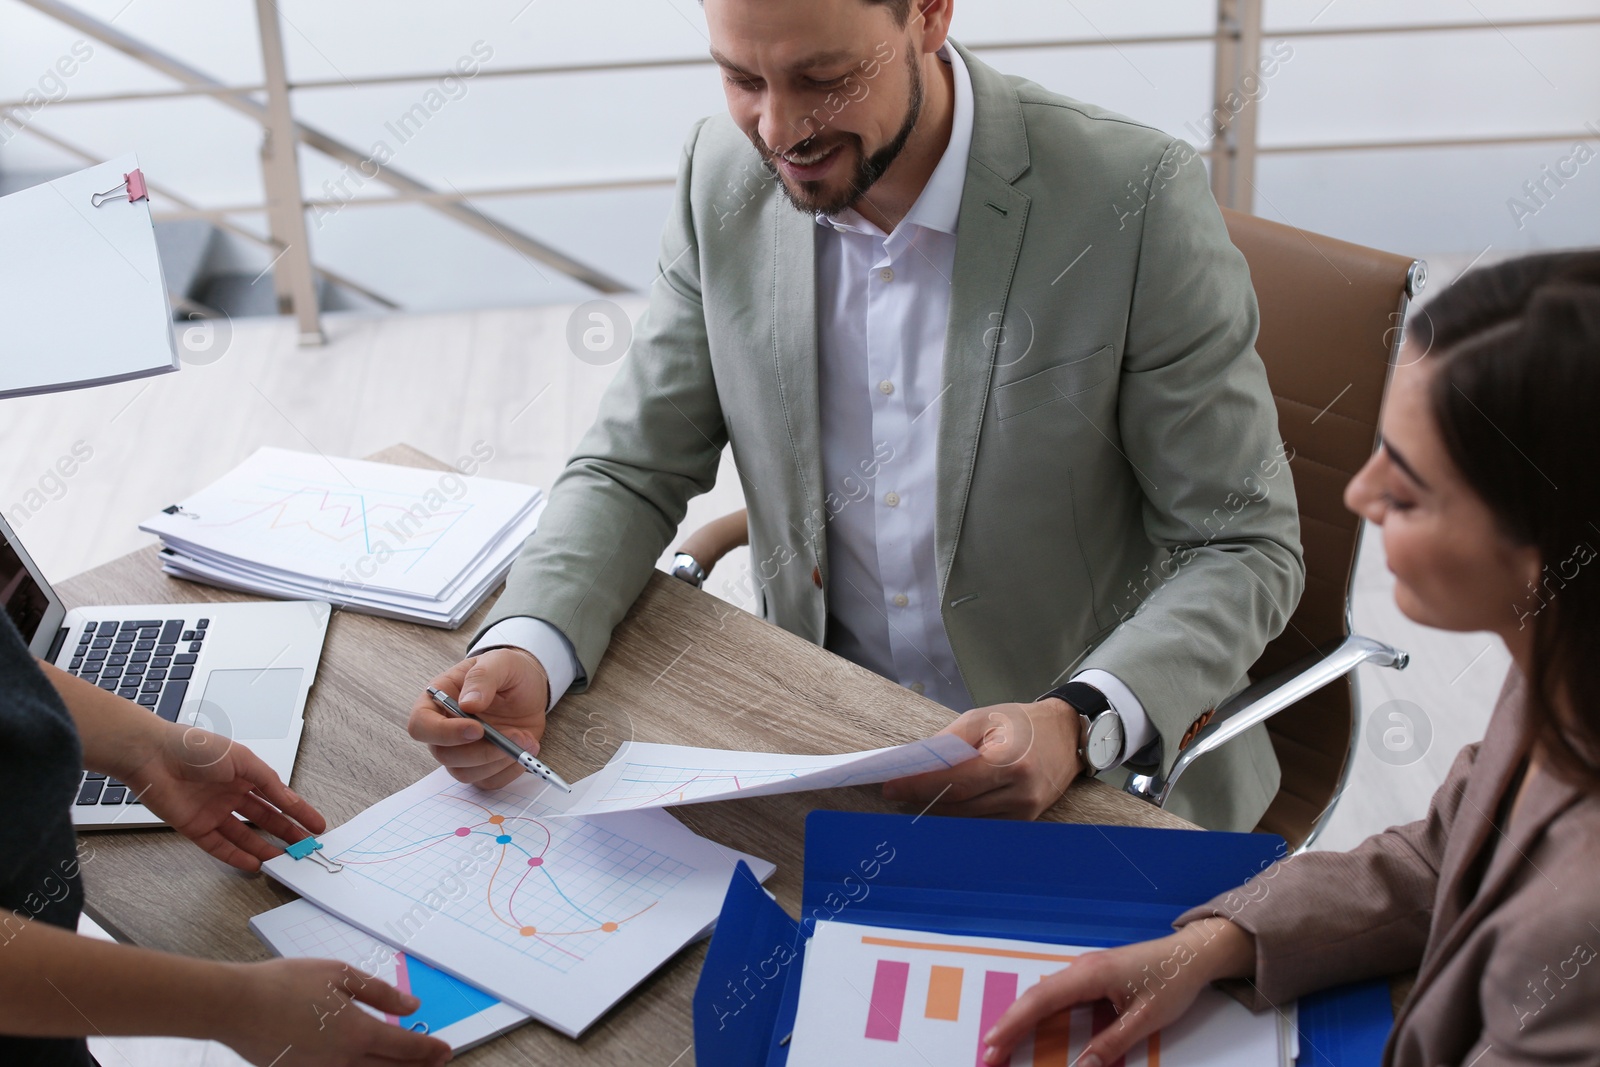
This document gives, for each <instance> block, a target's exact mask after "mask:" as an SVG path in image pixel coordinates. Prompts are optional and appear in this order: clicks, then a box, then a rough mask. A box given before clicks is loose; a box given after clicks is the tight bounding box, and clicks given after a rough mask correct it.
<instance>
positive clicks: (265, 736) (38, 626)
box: [0, 518, 332, 830]
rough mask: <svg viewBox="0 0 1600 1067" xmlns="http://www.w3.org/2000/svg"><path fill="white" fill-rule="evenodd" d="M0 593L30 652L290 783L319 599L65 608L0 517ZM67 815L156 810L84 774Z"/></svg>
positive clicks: (133, 816) (145, 822) (93, 822)
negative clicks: (249, 757) (227, 741)
mask: <svg viewBox="0 0 1600 1067" xmlns="http://www.w3.org/2000/svg"><path fill="white" fill-rule="evenodd" d="M0 598H3V599H4V601H5V609H6V613H7V614H8V615H10V616H11V621H12V622H14V623H15V624H16V626H17V629H18V630H20V631H21V633H22V639H23V640H24V641H26V642H28V647H29V649H30V650H31V651H32V652H33V654H34V655H35V656H38V657H39V658H40V659H43V660H46V661H48V662H50V663H53V664H55V665H56V666H57V667H60V668H61V669H62V670H64V671H68V672H70V673H72V674H74V675H77V676H78V677H79V678H83V679H85V680H86V681H90V682H93V683H94V684H96V685H98V686H99V687H100V688H102V689H104V690H106V691H108V692H112V693H116V694H117V695H118V696H121V697H124V698H126V699H127V700H128V701H129V702H130V703H132V704H133V705H134V706H136V707H139V708H142V709H144V710H145V711H147V712H149V713H150V714H152V715H159V716H160V717H161V718H163V719H165V720H167V721H168V722H175V723H180V724H182V725H185V726H199V727H201V728H203V729H207V730H212V731H214V732H216V733H219V734H222V735H223V736H224V737H229V738H232V739H233V740H234V741H236V742H238V743H240V744H242V745H244V746H246V747H247V748H249V749H250V750H251V751H252V752H254V753H255V754H256V755H258V756H260V757H261V758H262V759H263V760H264V761H266V763H267V765H268V766H270V767H271V768H272V769H273V770H274V771H276V772H278V777H279V778H282V779H283V780H284V781H285V782H287V781H288V780H289V775H290V772H291V771H293V770H294V760H295V754H296V752H297V751H298V750H299V747H300V733H301V731H302V730H303V729H304V727H305V708H306V697H307V695H308V694H309V693H310V691H311V682H312V679H313V678H314V677H315V675H316V673H317V661H318V660H319V659H321V657H322V641H323V637H324V636H325V635H326V634H327V631H328V617H329V616H330V615H331V614H332V609H331V607H330V605H329V604H328V603H327V602H326V601H322V600H290V601H261V602H250V603H230V604H216V603H211V604H206V603H200V604H133V605H122V606H115V607H83V608H73V609H71V610H70V611H69V610H67V608H66V607H65V605H63V604H62V602H61V598H60V597H58V596H57V595H56V592H55V590H54V589H52V588H51V587H50V583H49V582H47V581H45V577H44V575H43V574H42V573H41V572H40V571H39V568H38V567H37V566H36V565H35V564H34V562H33V560H32V559H31V558H30V557H29V556H28V553H27V551H26V550H25V549H24V548H23V547H22V545H21V543H20V542H19V541H18V540H17V538H16V535H15V534H13V533H12V531H11V527H10V526H9V525H7V524H6V522H5V520H4V519H3V518H0ZM72 822H73V825H74V826H76V827H79V828H80V829H85V830H95V829H113V828H120V827H128V826H153V825H159V824H160V823H161V819H160V818H159V817H158V816H156V815H155V814H154V813H153V812H151V811H150V809H148V808H146V807H145V806H144V805H142V804H140V803H139V802H138V798H137V797H136V796H134V795H133V792H132V790H130V789H129V788H128V786H127V785H125V784H124V783H122V782H119V781H117V780H116V779H114V778H107V777H106V776H105V775H103V774H97V773H92V772H89V771H85V772H84V773H83V777H82V778H81V779H80V780H79V788H78V796H77V799H76V801H75V802H74V804H73V806H72Z"/></svg>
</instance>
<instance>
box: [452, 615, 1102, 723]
mask: <svg viewBox="0 0 1600 1067" xmlns="http://www.w3.org/2000/svg"><path fill="white" fill-rule="evenodd" d="M491 648H520V649H522V650H523V651H525V652H530V653H532V654H533V658H534V659H536V660H538V661H539V665H540V666H541V667H543V668H544V673H545V676H546V677H547V678H549V679H550V707H552V708H553V707H555V706H556V701H558V700H560V699H561V698H562V697H563V696H565V695H566V693H567V690H568V689H570V688H572V683H573V682H574V681H575V680H576V679H577V678H578V676H579V675H580V674H582V673H583V668H582V665H580V664H579V663H578V654H577V653H576V652H574V651H573V649H572V642H571V641H568V640H567V635H566V634H564V633H562V632H561V631H560V630H558V629H556V628H555V627H554V626H551V625H550V624H549V623H547V622H545V621H544V620H543V619H535V618H533V617H532V616H531V615H516V616H513V617H512V618H509V619H501V620H500V621H499V622H497V623H495V624H494V625H493V626H491V627H489V628H488V629H487V630H485V631H484V632H483V636H482V637H480V638H478V642H477V644H475V645H473V646H472V648H471V649H470V650H469V651H468V652H467V655H469V656H476V655H478V654H479V653H481V652H487V651H489V650H490V649H491ZM1106 677H1108V678H1109V677H1110V675H1107V676H1106ZM1107 695H1108V696H1109V694H1107ZM1124 723H1126V720H1124Z"/></svg>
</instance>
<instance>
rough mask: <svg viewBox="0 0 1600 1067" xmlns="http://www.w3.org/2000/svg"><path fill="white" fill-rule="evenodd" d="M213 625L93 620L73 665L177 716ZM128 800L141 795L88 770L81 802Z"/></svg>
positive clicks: (200, 621)
mask: <svg viewBox="0 0 1600 1067" xmlns="http://www.w3.org/2000/svg"><path fill="white" fill-rule="evenodd" d="M210 626H211V620H210V619H198V620H196V621H195V622H193V623H188V622H185V621H184V620H183V619H127V620H122V621H116V620H114V621H111V622H91V623H87V624H85V626H84V628H83V633H82V634H80V635H79V636H78V647H77V648H76V649H75V650H73V652H72V655H71V658H70V660H68V662H67V670H68V671H70V672H71V673H72V674H75V675H77V676H78V677H79V678H83V679H85V680H86V681H90V682H93V683H94V684H96V685H98V686H99V687H100V688H101V689H104V690H107V691H108V692H112V693H115V694H117V695H118V696H120V697H125V698H127V699H128V700H131V701H133V702H135V703H136V704H139V705H140V706H141V707H145V708H148V709H149V710H150V711H152V712H154V713H155V714H157V715H159V716H161V717H162V718H163V719H165V720H167V721H168V722H177V721H178V712H179V711H180V710H182V708H183V699H184V697H185V696H186V695H187V694H188V692H189V682H190V681H191V680H192V679H193V678H194V667H195V663H196V662H198V661H199V658H200V652H201V650H202V649H203V648H205V639H206V634H208V633H209V632H210ZM124 803H126V804H136V803H138V798H137V797H135V796H134V795H133V794H132V792H131V791H130V790H129V789H128V787H127V786H126V785H124V784H123V783H122V782H119V781H117V780H116V779H115V778H107V777H106V776H105V775H103V774H95V773H93V772H91V771H85V772H84V773H83V779H82V782H81V784H80V785H79V787H78V804H79V805H80V806H88V805H92V804H124Z"/></svg>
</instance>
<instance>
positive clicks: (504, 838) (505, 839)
mask: <svg viewBox="0 0 1600 1067" xmlns="http://www.w3.org/2000/svg"><path fill="white" fill-rule="evenodd" d="M495 840H496V841H497V842H499V843H500V844H502V845H509V844H511V835H510V834H501V835H500V836H499V837H497V838H495Z"/></svg>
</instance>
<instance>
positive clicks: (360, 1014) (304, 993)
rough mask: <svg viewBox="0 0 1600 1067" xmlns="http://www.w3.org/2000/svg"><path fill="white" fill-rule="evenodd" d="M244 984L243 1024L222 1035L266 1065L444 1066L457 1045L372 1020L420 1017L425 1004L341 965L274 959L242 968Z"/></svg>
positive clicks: (237, 1023)
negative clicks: (374, 1013) (414, 1014)
mask: <svg viewBox="0 0 1600 1067" xmlns="http://www.w3.org/2000/svg"><path fill="white" fill-rule="evenodd" d="M239 973H240V974H241V975H242V976H243V979H244V990H243V995H242V996H241V997H240V998H239V1001H238V1011H237V1015H236V1018H235V1020H233V1021H232V1022H230V1024H229V1025H227V1026H226V1027H225V1028H224V1032H223V1033H222V1034H220V1035H219V1036H218V1040H220V1041H222V1042H223V1043H224V1044H225V1045H227V1046H228V1047H229V1048H231V1049H233V1050H234V1051H235V1052H237V1053H238V1054H239V1055H241V1056H243V1057H244V1058H245V1059H247V1060H249V1061H250V1062H251V1063H254V1064H257V1065H258V1067H268V1065H269V1064H271V1065H275V1067H348V1065H355V1064H362V1065H366V1064H374V1065H376V1064H386V1065H390V1067H399V1065H405V1064H410V1065H415V1067H423V1065H426V1067H436V1065H438V1064H441V1063H444V1062H445V1061H446V1060H448V1059H450V1046H449V1045H447V1044H445V1043H444V1042H443V1041H441V1040H439V1039H438V1038H436V1037H428V1036H427V1035H425V1034H419V1033H415V1032H413V1031H411V1030H405V1029H402V1028H401V1027H399V1026H395V1025H393V1024H392V1023H387V1022H384V1021H383V1020H381V1019H377V1018H374V1017H373V1016H371V1015H369V1014H367V1013H366V1012H365V1011H363V1010H362V1009H361V1008H359V1007H357V1006H356V1005H355V1004H354V1003H353V1002H354V1001H360V1002H361V1003H362V1004H368V1005H371V1006H372V1007H374V1008H377V1009H378V1010H379V1011H381V1012H383V1013H384V1014H386V1015H395V1016H400V1015H406V1014H408V1013H410V1012H413V1011H416V1010H417V1006H418V1003H419V1002H418V1000H417V998H416V997H414V996H412V995H411V994H409V993H402V992H400V991H399V990H398V989H396V988H394V987H393V986H391V985H386V984H384V983H383V982H380V981H378V980H377V979H375V978H368V977H367V976H365V975H363V974H362V973H361V972H360V971H359V970H357V969H356V968H354V967H349V966H347V965H345V964H343V963H338V962H336V961H334V960H303V959H291V960H271V961H269V962H267V963H247V964H241V965H239Z"/></svg>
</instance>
